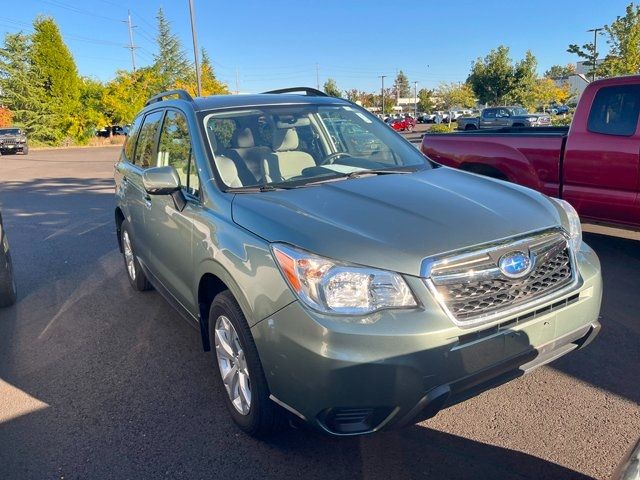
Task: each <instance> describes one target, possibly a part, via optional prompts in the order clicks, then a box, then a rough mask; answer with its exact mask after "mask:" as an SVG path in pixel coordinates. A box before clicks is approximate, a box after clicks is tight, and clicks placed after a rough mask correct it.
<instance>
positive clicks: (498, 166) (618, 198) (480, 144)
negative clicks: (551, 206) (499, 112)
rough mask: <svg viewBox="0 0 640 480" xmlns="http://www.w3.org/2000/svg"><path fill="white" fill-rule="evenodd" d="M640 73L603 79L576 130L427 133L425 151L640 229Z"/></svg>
mask: <svg viewBox="0 0 640 480" xmlns="http://www.w3.org/2000/svg"><path fill="white" fill-rule="evenodd" d="M639 114H640V76H628V77H617V78H609V79H605V80H598V81H595V82H593V83H591V84H589V86H588V87H587V88H586V90H585V91H584V92H583V94H582V97H581V98H580V101H579V103H578V107H577V109H576V113H575V115H574V117H573V123H572V124H571V126H570V127H536V128H504V129H497V130H478V131H473V132H460V133H451V134H426V135H425V136H424V137H423V139H422V146H421V150H422V152H423V153H424V154H425V155H427V156H428V157H429V158H431V159H432V160H434V161H436V162H438V163H441V164H443V165H447V166H449V167H455V168H460V169H463V170H467V171H470V172H474V173H479V174H483V175H488V176H491V177H495V178H499V179H502V180H508V181H511V182H514V183H518V184H520V185H524V186H526V187H529V188H533V189H535V190H538V191H540V192H542V193H544V194H546V195H550V196H552V197H558V198H563V199H565V200H567V201H568V202H570V203H571V204H572V205H573V206H574V207H575V208H576V210H577V211H578V213H579V214H580V217H581V218H582V219H583V221H589V222H597V223H604V224H611V225H616V226H623V227H631V228H636V229H638V228H640V193H639V191H640V128H639V126H638V117H639Z"/></svg>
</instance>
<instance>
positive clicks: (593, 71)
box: [587, 27, 604, 82]
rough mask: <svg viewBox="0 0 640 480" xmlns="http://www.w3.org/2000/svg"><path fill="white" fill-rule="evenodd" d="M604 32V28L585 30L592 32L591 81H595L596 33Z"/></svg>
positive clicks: (596, 59)
mask: <svg viewBox="0 0 640 480" xmlns="http://www.w3.org/2000/svg"><path fill="white" fill-rule="evenodd" d="M602 30H604V27H597V28H592V29H590V30H587V32H593V69H592V70H591V81H592V82H593V81H594V80H595V79H596V64H597V62H598V33H600V32H601V31H602Z"/></svg>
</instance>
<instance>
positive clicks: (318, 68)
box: [316, 62, 320, 90]
mask: <svg viewBox="0 0 640 480" xmlns="http://www.w3.org/2000/svg"><path fill="white" fill-rule="evenodd" d="M316 90H320V65H318V63H317V62H316Z"/></svg>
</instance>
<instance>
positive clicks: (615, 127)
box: [587, 85, 640, 137]
mask: <svg viewBox="0 0 640 480" xmlns="http://www.w3.org/2000/svg"><path fill="white" fill-rule="evenodd" d="M639 113H640V85H621V86H617V87H604V88H601V89H600V90H599V91H598V93H596V97H595V99H594V100H593V105H592V106H591V112H589V121H588V123H587V128H588V129H589V131H590V132H594V133H603V134H605V135H620V136H627V137H628V136H631V135H633V134H634V133H635V132H636V128H637V126H638V114H639Z"/></svg>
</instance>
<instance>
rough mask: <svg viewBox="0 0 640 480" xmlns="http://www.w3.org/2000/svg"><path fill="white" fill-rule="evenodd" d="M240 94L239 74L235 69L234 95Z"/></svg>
mask: <svg viewBox="0 0 640 480" xmlns="http://www.w3.org/2000/svg"><path fill="white" fill-rule="evenodd" d="M239 94H240V74H239V73H238V69H237V68H236V95H239Z"/></svg>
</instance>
